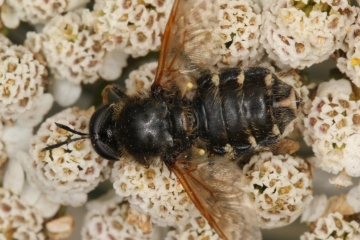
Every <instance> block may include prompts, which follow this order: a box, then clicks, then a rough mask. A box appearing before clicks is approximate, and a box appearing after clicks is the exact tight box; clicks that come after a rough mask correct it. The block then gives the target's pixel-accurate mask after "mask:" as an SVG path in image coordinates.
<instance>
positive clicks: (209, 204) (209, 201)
mask: <svg viewBox="0 0 360 240" xmlns="http://www.w3.org/2000/svg"><path fill="white" fill-rule="evenodd" d="M190 156H191V157H190ZM170 168H171V170H172V171H173V172H174V173H175V174H176V176H177V177H178V179H179V180H180V181H181V183H182V185H183V186H184V188H185V189H186V192H187V193H188V195H189V197H190V198H191V200H192V201H193V202H194V203H195V205H196V207H197V208H198V209H199V211H200V212H201V214H202V215H203V216H204V217H205V218H206V219H207V220H208V222H209V224H210V225H211V226H212V228H214V229H215V230H216V232H217V233H218V234H219V236H220V237H221V238H223V239H228V240H230V239H247V240H253V239H261V233H260V230H259V228H258V227H257V224H256V220H255V219H256V217H255V216H254V212H255V211H254V210H253V209H252V205H251V202H250V200H249V198H248V196H247V195H246V194H245V193H244V191H243V188H244V181H243V178H244V177H243V174H242V171H241V169H240V167H239V166H237V164H236V162H235V161H231V160H230V159H229V158H226V157H224V156H212V157H206V156H205V155H204V156H203V157H201V156H197V157H194V154H189V153H183V154H182V155H181V156H179V158H178V159H177V161H176V163H174V164H173V165H172V166H171V167H170Z"/></svg>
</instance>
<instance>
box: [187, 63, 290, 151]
mask: <svg viewBox="0 0 360 240" xmlns="http://www.w3.org/2000/svg"><path fill="white" fill-rule="evenodd" d="M197 85H198V89H197V93H196V95H195V97H194V100H193V110H194V114H195V116H196V118H197V134H198V136H199V137H200V138H202V139H204V140H206V141H208V143H209V147H210V150H212V151H213V152H215V153H218V154H224V153H225V152H226V151H227V149H228V147H229V146H231V147H232V148H233V149H234V150H235V152H236V153H238V154H242V153H246V152H251V151H253V150H255V149H257V148H261V147H267V146H271V145H273V144H274V143H276V142H277V141H278V140H279V138H280V135H281V133H282V132H283V130H284V128H285V126H287V125H288V123H289V122H290V121H292V120H293V119H294V118H295V115H296V114H295V113H294V111H296V109H292V108H293V107H292V105H291V106H290V105H289V106H282V105H281V104H280V105H279V104H278V103H281V102H283V101H284V100H289V101H292V100H293V99H292V98H294V96H290V95H291V94H292V93H293V95H294V89H293V88H292V87H291V86H290V85H288V84H286V83H284V82H282V81H281V80H280V79H279V78H277V77H276V75H275V74H273V73H271V71H270V70H268V69H267V68H260V67H257V68H249V69H247V70H241V69H239V68H229V69H224V70H222V71H221V72H220V73H219V74H213V75H210V74H209V75H204V76H202V77H200V78H199V79H198V80H197ZM290 98H291V99H290ZM294 101H295V100H294ZM295 108H296V104H295Z"/></svg>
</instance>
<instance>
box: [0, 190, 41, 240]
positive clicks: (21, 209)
mask: <svg viewBox="0 0 360 240" xmlns="http://www.w3.org/2000/svg"><path fill="white" fill-rule="evenodd" d="M0 205H1V207H0V219H1V221H0V229H1V231H0V238H1V239H29V240H41V239H46V238H45V229H43V226H42V225H43V222H44V219H43V217H42V216H41V215H40V214H39V212H38V211H37V210H36V209H34V208H33V207H31V206H29V205H28V204H26V202H24V201H22V200H21V199H20V198H19V197H18V196H17V195H15V194H12V193H11V192H10V191H9V190H7V189H5V188H3V187H1V188H0Z"/></svg>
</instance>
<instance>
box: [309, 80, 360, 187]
mask: <svg viewBox="0 0 360 240" xmlns="http://www.w3.org/2000/svg"><path fill="white" fill-rule="evenodd" d="M352 95H353V90H352V87H351V84H350V82H349V81H348V80H344V79H341V80H331V81H329V82H324V83H321V84H320V85H319V87H318V90H317V93H316V97H315V99H314V100H313V101H312V105H311V110H310V113H309V115H308V116H307V117H305V119H304V125H305V131H304V139H305V141H306V143H307V144H308V145H309V146H312V148H313V151H314V153H315V156H316V158H315V159H314V161H315V165H316V166H318V167H320V168H321V169H323V170H324V171H327V172H330V173H333V174H338V173H340V172H341V171H345V173H346V174H347V175H349V176H352V177H358V176H360V170H359V169H360V167H359V166H360V158H359V156H360V153H359V147H358V146H359V144H360V134H359V131H360V128H359V126H360V101H358V100H355V99H353V98H352ZM346 182H348V181H346ZM339 184H340V185H344V184H341V183H339Z"/></svg>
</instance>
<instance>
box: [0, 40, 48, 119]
mask: <svg viewBox="0 0 360 240" xmlns="http://www.w3.org/2000/svg"><path fill="white" fill-rule="evenodd" d="M0 35H1V34H0ZM0 39H3V40H0V41H1V42H2V43H3V44H1V45H0V59H1V61H0V115H1V117H2V119H3V120H12V121H16V120H17V119H18V118H19V117H20V115H21V114H23V113H25V112H26V111H31V110H33V108H34V107H35V104H34V102H35V101H36V100H37V99H38V98H41V97H42V95H43V94H44V85H45V82H46V76H47V71H46V69H45V65H44V64H43V63H42V62H39V61H38V60H37V59H36V58H35V56H34V54H33V53H32V52H31V51H30V50H29V49H27V48H25V47H24V46H20V45H12V44H10V42H9V41H8V40H5V39H4V38H3V37H1V38H0Z"/></svg>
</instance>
